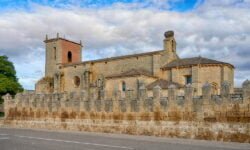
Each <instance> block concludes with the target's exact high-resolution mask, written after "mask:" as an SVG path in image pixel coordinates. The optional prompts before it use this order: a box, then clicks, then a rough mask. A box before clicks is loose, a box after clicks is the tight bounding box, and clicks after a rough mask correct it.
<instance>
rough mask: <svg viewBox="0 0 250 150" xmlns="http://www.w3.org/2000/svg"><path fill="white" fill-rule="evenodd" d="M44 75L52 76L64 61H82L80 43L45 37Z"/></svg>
mask: <svg viewBox="0 0 250 150" xmlns="http://www.w3.org/2000/svg"><path fill="white" fill-rule="evenodd" d="M44 43H45V47H46V60H45V76H46V77H53V76H54V74H55V73H57V72H58V71H59V66H60V65H62V64H66V63H77V62H81V61H82V43H81V41H80V43H77V42H73V41H70V40H67V39H65V38H61V37H59V34H58V33H57V36H56V38H51V39H49V38H48V35H46V38H45V40H44Z"/></svg>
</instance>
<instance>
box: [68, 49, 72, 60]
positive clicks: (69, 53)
mask: <svg viewBox="0 0 250 150" xmlns="http://www.w3.org/2000/svg"><path fill="white" fill-rule="evenodd" d="M68 62H72V53H71V51H69V52H68Z"/></svg>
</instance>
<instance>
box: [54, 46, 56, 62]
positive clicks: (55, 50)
mask: <svg viewBox="0 0 250 150" xmlns="http://www.w3.org/2000/svg"><path fill="white" fill-rule="evenodd" d="M54 59H55V60H56V47H54Z"/></svg>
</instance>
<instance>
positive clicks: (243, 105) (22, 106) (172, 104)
mask: <svg viewBox="0 0 250 150" xmlns="http://www.w3.org/2000/svg"><path fill="white" fill-rule="evenodd" d="M242 88H243V93H242V94H230V87H229V84H223V86H222V91H221V95H212V94H211V92H212V90H211V85H210V84H208V83H206V84H205V85H203V87H202V96H199V97H197V96H196V97H195V96H193V93H194V88H193V87H192V86H191V85H187V86H186V88H185V93H184V96H177V92H176V87H175V86H174V85H171V86H170V87H169V90H168V94H167V95H168V97H162V95H163V94H162V91H161V88H160V87H159V86H156V87H155V88H154V89H153V97H148V95H147V91H146V88H145V87H140V89H139V97H136V96H135V94H134V91H133V90H129V91H126V94H125V97H122V96H121V92H120V91H114V92H113V96H112V98H111V99H106V97H105V91H102V92H101V93H99V94H101V96H100V99H98V96H97V95H98V94H97V93H96V92H87V91H81V92H71V93H54V94H35V93H19V94H17V95H16V96H15V97H14V98H12V97H11V96H10V95H5V96H4V97H3V98H4V100H5V105H4V106H5V114H6V116H5V124H7V125H12V126H17V127H31V128H33V127H37V128H49V129H69V130H80V131H81V130H84V131H97V132H111V133H127V134H140V135H155V136H167V137H182V138H196V139H206V140H222V141H235V142H250V81H248V80H247V81H245V82H244V83H243V86H242Z"/></svg>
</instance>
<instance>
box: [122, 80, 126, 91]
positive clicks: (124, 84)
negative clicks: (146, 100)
mask: <svg viewBox="0 0 250 150" xmlns="http://www.w3.org/2000/svg"><path fill="white" fill-rule="evenodd" d="M122 91H123V92H125V91H126V83H125V82H124V81H123V82H122Z"/></svg>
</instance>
